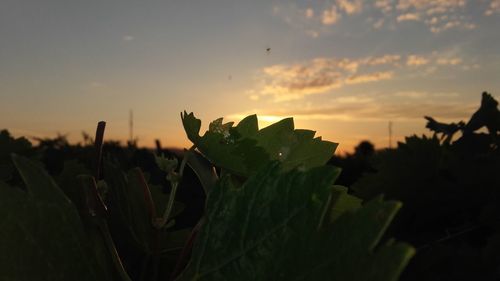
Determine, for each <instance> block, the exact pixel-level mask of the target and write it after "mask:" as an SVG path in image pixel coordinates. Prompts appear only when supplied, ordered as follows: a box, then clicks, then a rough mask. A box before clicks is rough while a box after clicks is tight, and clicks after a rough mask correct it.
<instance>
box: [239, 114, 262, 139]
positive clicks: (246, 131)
mask: <svg viewBox="0 0 500 281" xmlns="http://www.w3.org/2000/svg"><path fill="white" fill-rule="evenodd" d="M236 130H238V133H239V134H240V135H241V136H242V137H253V136H255V135H256V134H257V132H258V131H259V122H258V120H257V115H255V114H253V115H249V116H247V117H245V118H243V120H241V121H240V123H238V125H237V126H236Z"/></svg>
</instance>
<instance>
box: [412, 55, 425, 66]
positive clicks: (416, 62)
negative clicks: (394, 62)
mask: <svg viewBox="0 0 500 281" xmlns="http://www.w3.org/2000/svg"><path fill="white" fill-rule="evenodd" d="M428 63H429V59H427V58H425V57H422V56H417V55H410V56H408V58H407V60H406V65H408V66H420V65H426V64H428Z"/></svg>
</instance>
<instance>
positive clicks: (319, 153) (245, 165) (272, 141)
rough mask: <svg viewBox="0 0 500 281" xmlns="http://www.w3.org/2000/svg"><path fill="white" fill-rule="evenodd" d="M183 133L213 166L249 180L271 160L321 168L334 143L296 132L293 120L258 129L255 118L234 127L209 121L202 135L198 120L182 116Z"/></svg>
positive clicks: (191, 114)
mask: <svg viewBox="0 0 500 281" xmlns="http://www.w3.org/2000/svg"><path fill="white" fill-rule="evenodd" d="M181 117H182V123H183V125H184V129H185V131H186V134H187V136H188V138H189V140H191V141H192V142H193V143H194V144H195V145H196V147H197V148H198V150H199V151H200V152H201V153H202V154H203V155H204V156H205V157H207V158H208V160H210V161H211V162H212V163H213V164H214V165H216V166H219V167H222V168H224V169H226V170H228V171H229V172H231V173H234V174H236V175H239V176H245V177H248V176H250V175H252V174H254V173H255V172H256V171H257V170H259V169H260V168H261V167H262V166H263V165H265V164H266V163H268V162H269V161H270V160H278V161H280V162H282V163H283V167H284V168H285V169H292V168H295V167H303V168H305V169H309V168H313V167H317V166H321V165H324V164H325V163H326V162H327V161H328V160H329V159H330V158H331V157H332V155H333V152H334V151H335V149H336V147H337V144H336V143H333V142H328V141H323V140H321V138H314V134H315V132H314V131H310V130H295V129H294V122H293V119H292V118H286V119H283V120H281V121H279V122H277V123H275V124H272V125H270V126H268V127H266V128H263V129H261V130H259V129H258V124H257V116H256V115H250V116H248V117H246V118H244V119H243V120H242V121H241V122H240V123H239V124H238V125H237V126H236V127H233V126H232V123H231V122H230V123H226V124H223V123H222V119H221V118H219V119H217V120H215V121H214V122H212V123H211V124H210V126H209V130H208V131H207V132H205V134H204V135H203V136H200V135H199V133H200V132H199V131H200V127H201V120H199V119H197V118H196V117H195V116H194V114H193V113H189V114H188V113H186V112H184V113H183V114H181Z"/></svg>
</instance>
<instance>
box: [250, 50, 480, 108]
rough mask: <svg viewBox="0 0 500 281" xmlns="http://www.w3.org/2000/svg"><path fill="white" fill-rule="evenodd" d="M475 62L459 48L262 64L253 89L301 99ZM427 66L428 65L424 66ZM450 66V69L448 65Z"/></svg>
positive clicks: (281, 97) (465, 66)
mask: <svg viewBox="0 0 500 281" xmlns="http://www.w3.org/2000/svg"><path fill="white" fill-rule="evenodd" d="M470 65H472V62H466V61H464V59H463V58H462V57H460V50H459V49H457V48H455V49H451V50H446V51H441V52H432V53H430V54H408V55H406V56H403V55H397V54H386V55H382V56H368V57H361V58H335V57H333V58H315V59H312V60H309V61H303V62H299V63H294V64H276V65H271V66H268V67H265V68H263V69H262V70H261V71H260V76H259V77H258V78H257V79H258V81H257V84H258V85H259V86H257V87H256V88H255V89H253V92H252V95H253V96H254V97H253V99H254V100H255V99H257V98H256V97H257V96H260V97H264V96H267V97H271V98H272V99H273V100H274V101H275V102H281V101H289V100H297V99H302V98H304V97H305V96H308V95H313V94H322V93H327V92H330V91H332V90H334V89H339V88H342V87H344V86H350V85H356V84H363V83H375V82H379V81H384V80H392V79H396V78H397V77H398V75H397V74H398V73H399V72H401V71H405V70H408V71H409V72H410V73H415V71H416V70H417V69H418V70H421V73H420V74H419V75H429V74H432V73H435V72H437V71H438V70H439V69H441V68H445V67H446V68H450V67H454V68H457V69H460V70H467V69H473V68H472V67H471V66H470ZM424 67H425V68H424ZM447 70H449V69H447Z"/></svg>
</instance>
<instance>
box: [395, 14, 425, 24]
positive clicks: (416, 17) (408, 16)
mask: <svg viewBox="0 0 500 281" xmlns="http://www.w3.org/2000/svg"><path fill="white" fill-rule="evenodd" d="M396 20H397V21H398V22H402V21H419V20H420V15H419V14H417V13H407V14H402V15H399V16H398V17H397V18H396Z"/></svg>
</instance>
